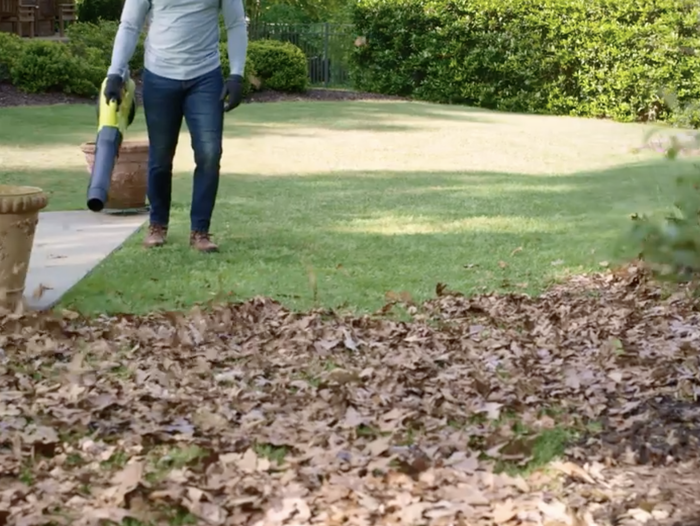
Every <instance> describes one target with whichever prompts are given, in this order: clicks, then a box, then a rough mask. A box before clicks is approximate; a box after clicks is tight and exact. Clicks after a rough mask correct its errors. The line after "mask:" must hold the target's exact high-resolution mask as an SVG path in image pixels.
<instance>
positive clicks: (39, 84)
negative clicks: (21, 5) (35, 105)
mask: <svg viewBox="0 0 700 526" xmlns="http://www.w3.org/2000/svg"><path fill="white" fill-rule="evenodd" d="M93 58H94V57H93ZM104 75H105V72H104V70H103V69H102V68H101V67H98V66H95V65H94V60H93V61H90V60H82V59H81V58H78V57H75V56H73V55H71V53H70V51H69V49H68V47H67V46H65V45H63V44H61V43H58V42H50V41H46V40H31V41H29V42H27V43H26V44H23V45H22V48H21V50H20V52H19V55H17V57H16V59H15V60H14V62H13V64H12V66H11V68H10V78H11V81H12V84H13V85H15V86H17V87H18V88H20V89H21V90H23V91H25V92H29V93H44V92H51V91H58V92H63V93H68V94H74V95H81V96H86V97H88V96H94V95H96V94H97V92H98V89H99V85H100V83H101V82H102V79H103V78H104Z"/></svg>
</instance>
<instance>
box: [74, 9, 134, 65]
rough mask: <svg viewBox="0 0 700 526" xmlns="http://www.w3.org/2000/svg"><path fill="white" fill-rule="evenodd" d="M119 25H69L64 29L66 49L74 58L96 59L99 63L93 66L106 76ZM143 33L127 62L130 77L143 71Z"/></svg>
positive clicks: (103, 22) (97, 23) (102, 23)
mask: <svg viewBox="0 0 700 526" xmlns="http://www.w3.org/2000/svg"><path fill="white" fill-rule="evenodd" d="M118 28H119V23H118V22H114V21H102V22H96V23H92V22H77V23H75V24H70V25H69V26H68V27H67V28H66V35H67V36H68V47H69V48H70V50H71V53H73V54H74V55H75V56H78V57H90V59H91V60H92V59H95V60H96V59H98V57H99V63H97V62H93V64H94V65H95V66H98V65H99V66H100V67H102V68H103V69H104V72H103V75H106V74H107V68H109V63H110V62H111V60H112V46H113V45H114V38H115V37H116V35H117V29H118ZM145 40H146V34H145V32H142V33H141V36H140V38H139V41H138V43H137V44H136V50H135V51H134V55H133V57H132V58H131V61H129V68H130V70H131V74H132V76H136V75H138V74H139V73H140V72H141V71H142V70H143V56H144V53H145V48H144V42H145Z"/></svg>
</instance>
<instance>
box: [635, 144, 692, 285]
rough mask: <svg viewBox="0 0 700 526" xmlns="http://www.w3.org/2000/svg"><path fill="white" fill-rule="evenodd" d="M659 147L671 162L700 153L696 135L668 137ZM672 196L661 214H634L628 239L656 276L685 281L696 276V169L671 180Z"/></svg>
mask: <svg viewBox="0 0 700 526" xmlns="http://www.w3.org/2000/svg"><path fill="white" fill-rule="evenodd" d="M665 142H666V143H667V144H666V145H665V146H663V147H662V148H663V149H664V150H665V156H666V157H667V158H668V159H670V160H671V161H673V160H674V159H676V158H677V157H678V156H679V155H684V154H690V155H697V153H698V152H700V134H698V133H695V132H694V133H692V134H686V135H685V136H684V137H683V136H671V137H670V139H669V140H667V141H665ZM675 183H676V185H675V195H674V199H673V202H672V203H669V205H670V206H669V207H668V210H667V212H666V213H664V214H658V213H653V214H644V213H635V214H634V215H633V216H632V221H633V224H632V228H631V231H630V237H631V239H632V241H633V242H634V244H635V247H636V248H637V256H638V257H639V258H640V259H642V260H643V261H644V262H645V263H646V264H647V265H648V266H649V267H650V268H651V269H652V270H654V271H655V273H656V274H657V276H658V277H662V278H665V279H671V280H674V281H688V280H692V279H695V278H698V276H700V170H698V169H696V170H695V172H694V173H693V174H691V175H684V176H679V177H677V178H676V180H675Z"/></svg>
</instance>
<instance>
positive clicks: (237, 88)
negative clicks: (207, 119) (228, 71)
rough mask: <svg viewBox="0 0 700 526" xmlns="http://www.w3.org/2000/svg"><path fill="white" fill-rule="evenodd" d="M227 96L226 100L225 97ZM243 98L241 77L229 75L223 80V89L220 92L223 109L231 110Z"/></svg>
mask: <svg viewBox="0 0 700 526" xmlns="http://www.w3.org/2000/svg"><path fill="white" fill-rule="evenodd" d="M227 97H228V101H227V102H225V101H226V98H227ZM242 100H243V77H241V76H240V75H231V76H230V77H229V78H227V79H226V82H224V89H223V91H222V92H221V101H222V102H224V111H231V110H232V109H234V108H237V107H238V105H239V104H240V103H241V101H242Z"/></svg>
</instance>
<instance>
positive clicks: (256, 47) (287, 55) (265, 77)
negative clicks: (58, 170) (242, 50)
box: [248, 40, 309, 92]
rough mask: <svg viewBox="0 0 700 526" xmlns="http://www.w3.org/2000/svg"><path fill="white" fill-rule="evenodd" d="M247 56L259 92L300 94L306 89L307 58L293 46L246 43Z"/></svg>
mask: <svg viewBox="0 0 700 526" xmlns="http://www.w3.org/2000/svg"><path fill="white" fill-rule="evenodd" d="M248 57H249V58H250V59H251V60H252V61H253V64H255V71H256V73H257V77H258V78H259V79H260V82H261V88H262V89H271V90H275V91H287V92H302V91H305V90H306V89H307V88H308V85H309V72H308V66H307V61H306V55H305V54H304V52H303V51H302V50H301V49H300V48H299V47H297V46H295V45H294V44H292V43H290V42H281V41H279V40H255V41H253V42H250V43H249V44H248Z"/></svg>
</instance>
